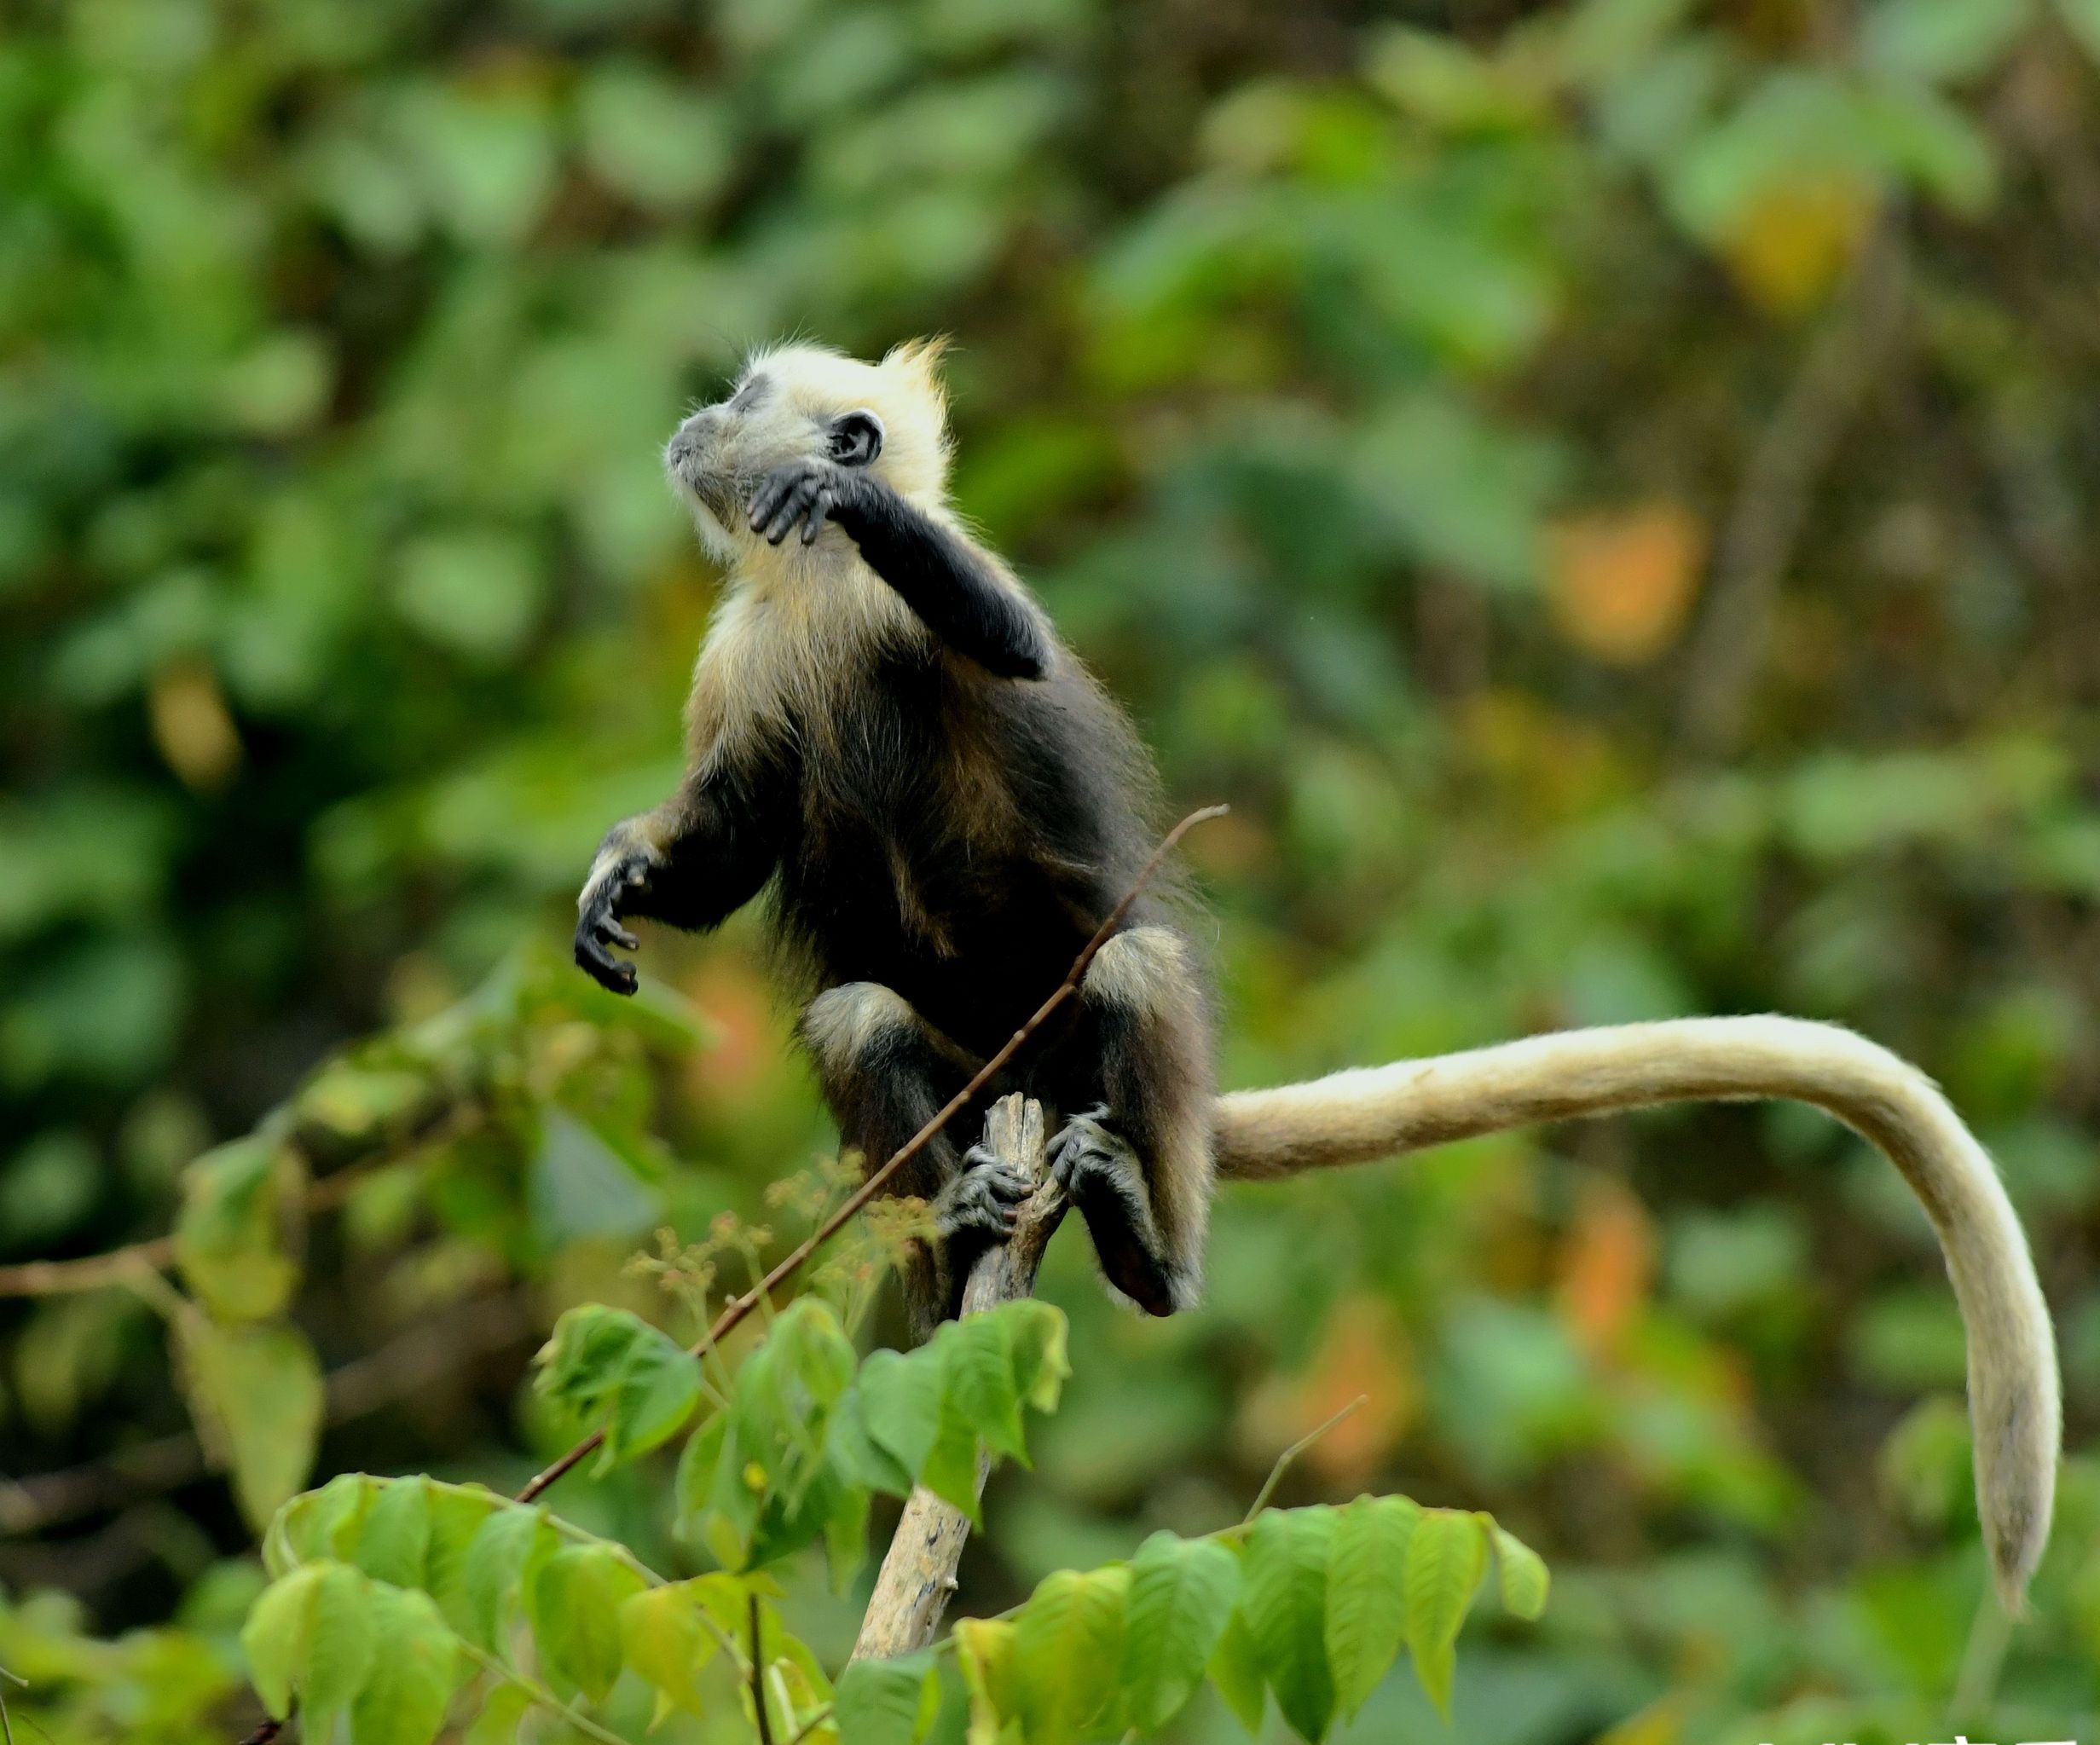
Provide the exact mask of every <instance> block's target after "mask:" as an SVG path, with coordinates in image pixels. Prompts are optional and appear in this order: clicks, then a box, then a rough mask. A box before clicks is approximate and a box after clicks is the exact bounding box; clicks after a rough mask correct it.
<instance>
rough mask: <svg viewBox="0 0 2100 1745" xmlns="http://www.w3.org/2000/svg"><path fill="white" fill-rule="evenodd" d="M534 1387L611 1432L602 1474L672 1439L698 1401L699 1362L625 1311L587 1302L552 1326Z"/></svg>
mask: <svg viewBox="0 0 2100 1745" xmlns="http://www.w3.org/2000/svg"><path fill="white" fill-rule="evenodd" d="M536 1361H537V1362H538V1364H539V1374H538V1376H537V1377H536V1378H535V1381H534V1385H535V1387H536V1388H537V1389H538V1390H539V1391H540V1392H541V1394H543V1395H546V1396H547V1398H548V1399H550V1400H552V1401H556V1402H557V1403H558V1405H560V1406H562V1407H564V1409H566V1410H567V1411H568V1412H570V1413H571V1414H573V1415H574V1416H575V1417H576V1418H577V1419H580V1420H582V1421H584V1422H587V1423H588V1422H597V1423H599V1424H602V1425H603V1427H604V1429H605V1452H604V1453H603V1454H602V1455H601V1456H600V1457H599V1463H598V1470H599V1471H600V1472H605V1471H610V1469H611V1468H612V1467H614V1466H616V1465H619V1464H620V1463H621V1462H622V1461H623V1460H631V1459H633V1458H634V1457H635V1456H636V1455H638V1454H643V1453H647V1452H648V1451H649V1450H650V1449H651V1448H653V1447H657V1446H658V1445H659V1444H660V1443H662V1442H668V1440H669V1439H670V1438H671V1437H672V1436H675V1435H676V1434H677V1433H678V1430H679V1429H680V1426H681V1425H682V1424H684V1423H685V1422H686V1419H688V1418H690V1417H691V1416H692V1412H693V1408H694V1407H696V1406H697V1405H698V1404H699V1403H700V1390H701V1377H700V1360H699V1359H698V1358H697V1357H695V1356H694V1355H692V1354H691V1352H689V1351H687V1350H686V1349H684V1347H682V1346H680V1344H679V1343H677V1342H676V1341H675V1340H674V1339H673V1338H671V1337H670V1336H669V1335H668V1333H666V1332H663V1331H662V1329H661V1328H659V1327H653V1326H650V1325H649V1323H648V1322H647V1321H645V1320H642V1319H641V1317H640V1316H639V1315H631V1314H629V1313H628V1311H627V1310H626V1309H609V1308H606V1307H605V1305H604V1304H602V1303H584V1304H582V1305H581V1306H580V1307H578V1308H576V1309H570V1311H569V1312H568V1313H567V1314H565V1315H563V1316H562V1318H561V1319H560V1320H558V1321H557V1322H556V1323H555V1325H554V1336H553V1338H551V1339H549V1340H548V1341H547V1344H546V1345H545V1347H543V1348H542V1349H541V1352H540V1355H539V1357H538V1358H537V1360H536Z"/></svg>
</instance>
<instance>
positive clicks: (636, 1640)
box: [619, 1575, 747, 1714]
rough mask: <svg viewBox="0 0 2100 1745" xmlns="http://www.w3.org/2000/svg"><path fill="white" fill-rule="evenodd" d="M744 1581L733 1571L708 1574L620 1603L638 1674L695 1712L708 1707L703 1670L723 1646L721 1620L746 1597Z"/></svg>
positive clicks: (624, 1649) (628, 1654)
mask: <svg viewBox="0 0 2100 1745" xmlns="http://www.w3.org/2000/svg"><path fill="white" fill-rule="evenodd" d="M746 1591H747V1590H746V1588H745V1586H744V1584H743V1583H742V1582H740V1581H738V1580H735V1579H734V1578H733V1577H732V1576H727V1575H702V1576H699V1577H697V1579H696V1580H691V1581H676V1582H672V1583H670V1584H669V1585H668V1586H663V1587H650V1588H645V1589H644V1590H643V1591H642V1592H639V1593H637V1594H634V1595H633V1596H632V1597H630V1598H628V1599H626V1600H623V1601H622V1603H621V1606H620V1620H619V1623H620V1648H621V1653H622V1655H623V1656H624V1658H625V1660H626V1661H627V1663H628V1666H630V1667H633V1669H634V1672H635V1674H636V1676H637V1677H639V1678H640V1679H643V1680H644V1681H645V1682H646V1683H647V1684H651V1685H652V1686H653V1687H654V1688H655V1689H657V1690H659V1691H661V1692H662V1694H663V1696H665V1697H666V1698H667V1699H668V1701H669V1702H671V1703H672V1704H673V1705H674V1707H679V1708H682V1709H684V1710H686V1713H689V1714H699V1713H702V1712H703V1704H702V1700H701V1695H700V1684H699V1678H700V1673H701V1670H702V1669H703V1667H705V1666H706V1665H707V1663H708V1662H709V1661H710V1660H712V1659H713V1658H714V1655H715V1653H716V1651H717V1650H719V1649H720V1647H721V1638H722V1634H723V1632H722V1630H721V1627H720V1623H719V1620H720V1618H721V1617H722V1616H723V1615H724V1611H725V1609H728V1611H729V1612H730V1613H731V1614H732V1615H733V1613H734V1610H735V1609H736V1608H737V1607H738V1606H739V1605H741V1604H742V1603H743V1594H744V1593H745V1592H746ZM710 1620H715V1621H717V1622H716V1623H715V1624H714V1627H712V1628H710V1627H709V1621H710Z"/></svg>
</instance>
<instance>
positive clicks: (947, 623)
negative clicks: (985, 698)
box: [751, 460, 1050, 679]
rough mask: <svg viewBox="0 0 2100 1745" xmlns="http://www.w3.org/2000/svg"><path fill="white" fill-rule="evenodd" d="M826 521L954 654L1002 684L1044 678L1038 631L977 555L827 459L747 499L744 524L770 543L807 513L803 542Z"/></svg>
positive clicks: (780, 475) (1044, 645)
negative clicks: (836, 527) (748, 520)
mask: <svg viewBox="0 0 2100 1745" xmlns="http://www.w3.org/2000/svg"><path fill="white" fill-rule="evenodd" d="M827 514H828V515H829V516H830V519H831V520H833V521H835V522H836V523H838V524H839V525H840V526H841V527H842V528H843V529H845V530H846V532H847V534H848V536H849V537H850V538H851V539H852V540H853V543H854V544H855V545H857V546H859V547H860V555H861V556H862V557H863V558H866V559H867V560H868V565H869V567H870V568H871V569H873V570H874V571H875V573H876V575H879V576H881V577H882V580H883V581H886V582H888V584H889V585H890V586H891V587H893V588H894V589H895V590H896V591H897V593H898V596H899V598H901V599H902V600H903V601H904V603H905V604H906V605H907V606H909V607H911V610H913V611H914V612H915V613H917V615H918V617H919V620H920V621H921V622H922V623H923V624H924V625H925V626H926V627H927V628H928V629H929V630H930V631H932V632H933V633H934V635H935V636H937V637H939V638H940V639H941V640H942V641H943V642H945V643H946V644H948V646H949V647H950V648H952V649H953V650H956V652H957V653H958V654H963V655H967V656H969V658H970V659H971V660H973V661H975V662H977V664H978V665H979V666H981V667H984V668H985V669H986V671H987V672H990V673H997V674H998V676H999V677H1000V678H1002V679H1040V678H1042V677H1043V675H1044V673H1046V672H1048V671H1049V670H1050V647H1049V643H1048V639H1047V638H1045V637H1044V634H1043V630H1042V627H1041V626H1040V625H1039V624H1038V622H1037V621H1036V619H1035V616H1034V615H1033V613H1032V612H1031V611H1030V610H1028V606H1027V603H1026V602H1025V601H1024V600H1022V599H1021V598H1019V596H1017V595H1016V594H1015V592H1014V590H1013V589H1012V588H1010V587H1009V586H1006V584H1005V583H1004V581H1003V580H1002V579H1001V578H1000V576H999V575H998V571H997V569H995V568H994V567H993V566H992V563H989V562H988V561H987V560H986V558H985V556H984V554H983V553H982V552H979V551H978V550H977V549H976V547H975V546H972V545H971V544H970V542H969V540H966V539H963V538H962V537H961V536H960V535H958V534H956V533H955V532H954V531H953V530H952V529H949V528H946V527H944V526H942V525H941V523H939V522H938V521H935V520H934V518H933V517H931V516H929V515H928V514H926V513H925V512H924V511H922V510H919V509H917V508H915V507H913V506H912V505H911V504H910V503H907V502H906V501H905V500H904V499H903V498H902V497H900V496H899V495H898V494H897V493H896V492H895V491H894V490H892V489H891V488H889V487H888V485H886V484H884V483H883V482H882V481H881V480H880V479H877V478H873V477H870V476H869V475H868V474H866V473H865V472H861V471H858V470H856V469H855V468H853V467H848V466H841V465H838V464H837V463H836V462H835V461H829V460H816V461H807V462H803V463H801V464H799V465H795V466H790V467H783V468H781V469H780V470H779V471H777V472H775V473H774V474H773V475H772V477H770V478H769V479H767V482H766V483H765V485H764V486H763V487H762V488H761V490H760V491H759V494H758V495H757V497H756V498H755V500H754V501H753V504H752V511H751V525H752V528H753V529H754V530H758V529H764V530H766V532H767V536H768V537H769V538H771V539H772V540H774V542H775V543H776V544H778V541H779V540H781V539H782V538H784V537H785V536H786V535H787V534H788V533H789V531H790V529H791V528H792V527H793V526H794V524H795V522H797V521H799V520H801V518H802V517H804V516H806V515H807V517H809V520H808V526H807V530H806V532H805V534H804V540H805V542H806V543H807V540H813V539H814V538H815V537H816V530H817V529H818V528H819V527H821V525H822V524H823V522H824V517H825V516H826V515H827Z"/></svg>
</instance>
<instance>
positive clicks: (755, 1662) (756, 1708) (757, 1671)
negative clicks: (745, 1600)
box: [749, 1592, 773, 1745]
mask: <svg viewBox="0 0 2100 1745" xmlns="http://www.w3.org/2000/svg"><path fill="white" fill-rule="evenodd" d="M749 1598H750V1601H751V1713H753V1714H755V1715H756V1716H757V1717H758V1745H773V1724H772V1720H771V1719H769V1718H768V1717H767V1713H766V1651H765V1650H763V1649H762V1648H761V1647H760V1646H759V1642H758V1595H757V1594H756V1593H755V1592H754V1593H752V1594H751V1595H750V1596H749Z"/></svg>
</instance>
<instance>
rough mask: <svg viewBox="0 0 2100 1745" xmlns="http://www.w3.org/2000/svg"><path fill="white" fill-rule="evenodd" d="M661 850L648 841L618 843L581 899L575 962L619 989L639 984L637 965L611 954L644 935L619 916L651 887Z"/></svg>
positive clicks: (602, 856)
mask: <svg viewBox="0 0 2100 1745" xmlns="http://www.w3.org/2000/svg"><path fill="white" fill-rule="evenodd" d="M657 863H658V856H657V854H656V852H655V851H654V850H652V849H650V848H646V847H634V848H613V849H609V850H607V851H605V852H601V853H600V854H599V857H598V864H597V865H595V866H593V868H592V869H591V876H590V877H589V879H588V880H587V881H585V883H584V887H583V894H582V895H581V897H579V898H577V899H576V968H579V969H581V970H582V971H583V972H584V973H585V974H587V975H588V976H590V978H591V979H593V981H595V982H597V983H598V984H599V985H600V986H601V987H605V988H610V990H611V991H613V992H614V993H616V994H631V993H633V991H634V988H635V980H636V978H635V972H634V966H633V964H632V963H628V962H625V961H623V960H622V959H621V958H618V957H616V956H613V955H612V952H611V951H610V949H609V948H610V947H611V946H614V945H617V946H619V947H620V948H621V950H622V951H633V950H634V949H635V948H636V947H637V946H639V945H640V944H641V941H640V940H639V939H636V938H635V937H634V935H633V933H629V932H628V930H627V929H626V928H625V927H622V926H621V925H620V917H621V916H622V915H623V914H625V913H627V912H628V910H629V909H630V908H631V907H632V906H633V902H634V899H636V898H638V897H639V896H640V895H642V893H644V892H645V891H647V890H648V888H649V878H650V875H651V873H653V872H654V871H655V870H657Z"/></svg>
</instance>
